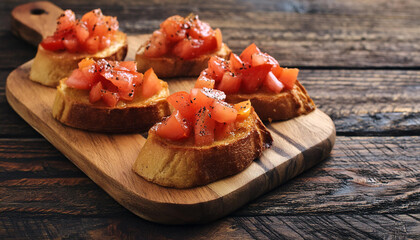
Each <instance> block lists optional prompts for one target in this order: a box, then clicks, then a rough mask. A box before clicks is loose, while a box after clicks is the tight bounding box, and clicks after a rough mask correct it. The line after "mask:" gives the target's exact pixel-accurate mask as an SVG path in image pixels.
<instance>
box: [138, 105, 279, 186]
mask: <svg viewBox="0 0 420 240" xmlns="http://www.w3.org/2000/svg"><path fill="white" fill-rule="evenodd" d="M272 142H273V139H272V137H271V134H270V133H269V132H268V130H267V129H266V128H265V126H264V125H263V123H262V122H261V120H260V119H259V118H258V116H257V114H255V112H252V114H250V115H249V117H248V118H247V119H245V120H244V121H242V122H237V123H236V131H235V132H234V134H233V135H231V136H229V137H227V138H226V139H224V140H220V141H215V142H214V143H213V144H211V145H208V146H200V147H199V146H195V145H194V138H193V137H190V138H189V139H187V140H186V141H181V142H179V141H171V140H167V139H164V138H161V137H159V136H158V135H157V134H156V128H155V127H152V128H151V129H150V131H149V136H148V138H147V141H146V143H145V145H144V146H143V148H142V150H141V151H140V154H139V156H138V158H137V160H136V162H135V164H134V166H133V170H134V171H135V172H136V173H137V174H139V175H140V176H142V177H143V178H145V179H146V180H148V181H151V182H154V183H156V184H158V185H161V186H166V187H175V188H190V187H195V186H200V185H205V184H208V183H210V182H214V181H216V180H218V179H221V178H224V177H227V176H230V175H233V174H236V173H239V172H240V171H242V170H244V169H245V168H247V167H248V166H249V165H250V164H251V163H252V161H254V159H255V158H258V157H259V156H261V154H262V151H263V150H264V149H266V148H268V147H270V146H271V144H272Z"/></svg>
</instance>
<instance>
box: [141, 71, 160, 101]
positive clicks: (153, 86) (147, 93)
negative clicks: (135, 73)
mask: <svg viewBox="0 0 420 240" xmlns="http://www.w3.org/2000/svg"><path fill="white" fill-rule="evenodd" d="M161 89H162V84H161V83H160V80H159V78H158V77H157V76H156V74H155V72H154V71H153V68H150V69H149V70H147V71H146V72H145V73H144V77H143V88H142V95H143V97H145V98H149V97H151V96H153V95H155V94H156V93H157V92H159V91H160V90H161Z"/></svg>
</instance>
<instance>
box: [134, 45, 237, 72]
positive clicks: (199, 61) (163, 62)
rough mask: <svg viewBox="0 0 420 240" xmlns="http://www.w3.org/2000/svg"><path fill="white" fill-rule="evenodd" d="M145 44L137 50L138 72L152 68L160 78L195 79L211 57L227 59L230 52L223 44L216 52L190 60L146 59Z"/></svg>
mask: <svg viewBox="0 0 420 240" xmlns="http://www.w3.org/2000/svg"><path fill="white" fill-rule="evenodd" d="M147 44H148V42H146V43H145V44H143V45H142V46H140V48H139V49H138V50H137V53H136V61H137V69H138V71H139V72H142V73H143V72H145V71H147V70H148V69H149V68H153V70H154V71H155V73H156V75H158V76H159V77H160V78H171V77H196V76H198V75H200V73H201V71H202V70H203V69H205V68H206V67H207V62H208V61H209V59H210V57H211V56H218V57H221V58H224V59H228V58H229V55H230V53H231V52H232V51H231V50H230V48H229V47H228V46H227V45H226V44H224V43H223V44H222V47H221V48H220V49H219V50H218V51H216V52H213V53H209V54H206V55H202V56H200V57H198V58H194V59H191V60H184V59H181V58H179V57H157V58H148V57H146V56H144V50H145V49H146V46H147Z"/></svg>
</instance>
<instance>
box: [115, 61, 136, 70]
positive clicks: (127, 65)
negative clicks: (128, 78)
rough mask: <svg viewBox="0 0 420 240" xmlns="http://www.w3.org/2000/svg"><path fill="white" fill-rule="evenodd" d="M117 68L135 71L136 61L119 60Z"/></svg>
mask: <svg viewBox="0 0 420 240" xmlns="http://www.w3.org/2000/svg"><path fill="white" fill-rule="evenodd" d="M117 69H118V70H122V71H131V72H135V71H137V63H136V62H134V61H124V62H119V66H118V68H117Z"/></svg>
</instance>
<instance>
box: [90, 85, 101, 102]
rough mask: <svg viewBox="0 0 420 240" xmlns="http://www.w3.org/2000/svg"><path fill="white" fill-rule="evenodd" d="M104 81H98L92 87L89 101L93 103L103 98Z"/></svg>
mask: <svg viewBox="0 0 420 240" xmlns="http://www.w3.org/2000/svg"><path fill="white" fill-rule="evenodd" d="M101 90H102V83H101V82H97V83H96V84H95V85H94V86H93V87H92V88H91V89H90V92H89V102H91V103H95V102H97V101H99V100H101V98H102V93H101Z"/></svg>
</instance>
